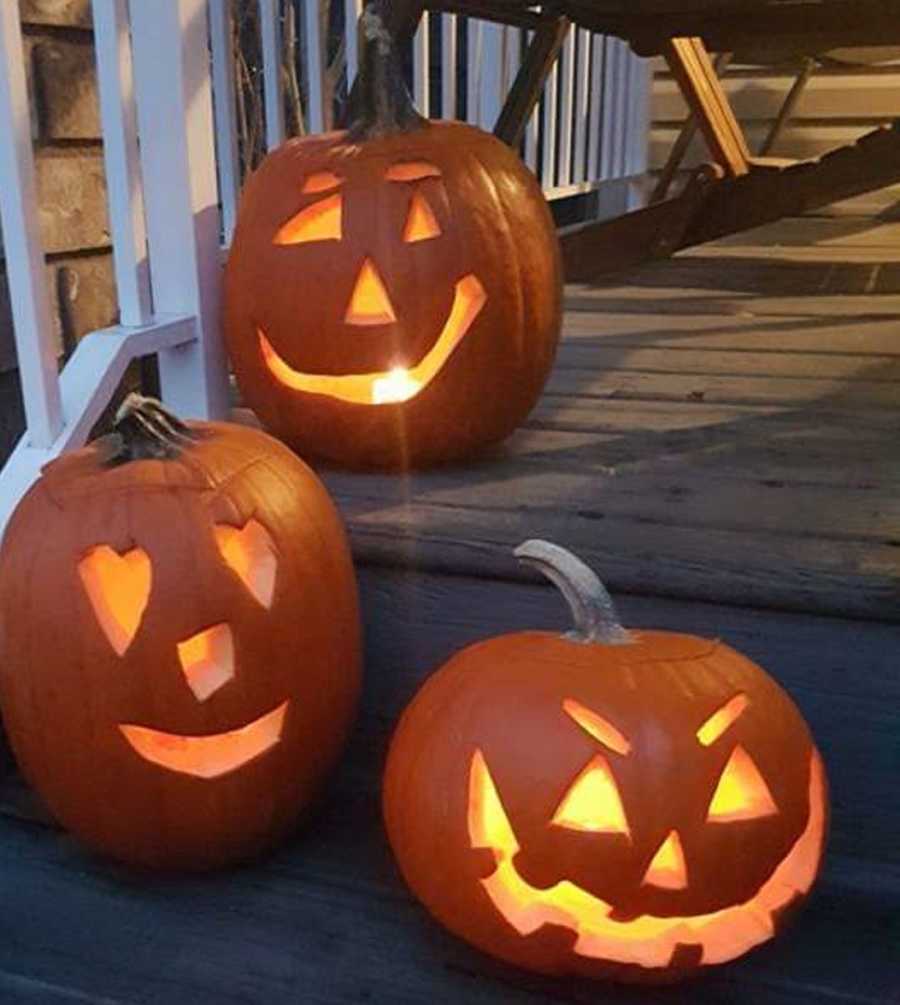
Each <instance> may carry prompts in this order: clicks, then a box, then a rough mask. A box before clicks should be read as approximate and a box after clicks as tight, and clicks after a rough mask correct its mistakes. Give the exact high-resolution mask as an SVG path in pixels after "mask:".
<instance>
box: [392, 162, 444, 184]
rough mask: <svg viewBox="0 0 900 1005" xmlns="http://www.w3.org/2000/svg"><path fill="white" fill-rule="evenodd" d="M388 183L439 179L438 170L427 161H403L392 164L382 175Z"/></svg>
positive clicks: (439, 173)
mask: <svg viewBox="0 0 900 1005" xmlns="http://www.w3.org/2000/svg"><path fill="white" fill-rule="evenodd" d="M384 176H385V178H387V180H388V181H421V180H422V179H423V178H440V177H441V172H440V168H437V167H435V165H434V164H429V163H428V162H427V161H404V162H402V163H400V164H392V165H391V166H390V167H389V168H388V169H387V171H386V172H385V174H384Z"/></svg>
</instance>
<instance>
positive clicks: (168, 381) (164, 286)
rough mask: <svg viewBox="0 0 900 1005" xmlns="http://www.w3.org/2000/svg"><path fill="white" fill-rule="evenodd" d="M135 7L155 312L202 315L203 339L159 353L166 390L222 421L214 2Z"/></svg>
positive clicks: (185, 408)
mask: <svg viewBox="0 0 900 1005" xmlns="http://www.w3.org/2000/svg"><path fill="white" fill-rule="evenodd" d="M130 7H131V26H132V45H133V50H134V72H135V86H136V93H137V111H138V126H139V129H140V139H141V166H142V168H143V177H144V201H145V206H146V216H147V238H148V243H149V248H150V276H151V280H152V287H153V303H154V309H155V311H156V313H157V315H158V316H159V315H162V316H166V315H173V314H178V315H185V314H187V315H194V316H195V317H196V319H197V320H196V327H197V341H196V342H195V343H193V344H192V345H188V346H182V347H179V348H177V349H168V350H165V351H163V352H161V353H160V355H159V368H160V378H161V383H162V392H163V397H164V398H165V400H166V401H167V402H168V403H169V404H170V405H171V406H172V407H173V408H174V409H175V411H177V412H179V413H180V414H182V415H185V416H196V417H200V418H219V417H222V416H224V415H226V414H227V411H228V380H227V373H226V368H225V354H224V348H223V345H222V338H221V317H220V288H221V284H222V274H221V259H220V250H219V207H218V192H217V186H216V165H215V154H214V143H213V112H212V93H211V91H212V87H211V81H210V65H209V32H208V30H207V18H206V0H153V3H147V2H146V0H130ZM179 40H180V44H179Z"/></svg>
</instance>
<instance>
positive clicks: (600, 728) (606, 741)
mask: <svg viewBox="0 0 900 1005" xmlns="http://www.w3.org/2000/svg"><path fill="white" fill-rule="evenodd" d="M562 704H563V711H564V712H565V713H566V715H568V716H569V717H570V718H572V719H574V720H575V722H577V723H578V725H579V726H581V728H582V729H583V730H584V731H585V732H586V733H587V734H588V735H589V736H592V737H593V738H594V739H595V740H597V741H598V742H599V743H602V744H603V746H604V747H609V749H610V750H614V751H615V752H616V753H617V754H622V755H623V756H624V755H626V754H630V753H631V744H630V743H629V742H628V740H626V739H625V737H624V736H622V734H621V733H620V732H619V731H618V730H617V729H616V727H615V726H614V725H613V724H612V723H611V722H607V721H606V719H604V718H603V716H602V715H597V713H596V712H592V711H591V710H590V709H589V708H585V707H584V705H579V704H578V702H577V701H572V699H571V698H566V699H564V700H563V703H562Z"/></svg>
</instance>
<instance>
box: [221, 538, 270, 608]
mask: <svg viewBox="0 0 900 1005" xmlns="http://www.w3.org/2000/svg"><path fill="white" fill-rule="evenodd" d="M214 530H215V535H216V544H217V545H218V546H219V551H220V553H221V555H222V558H223V559H224V561H225V564H226V565H228V566H229V568H230V569H231V570H232V572H234V573H235V574H236V575H237V577H238V578H239V579H240V581H241V582H242V583H243V584H244V586H246V587H247V589H248V590H249V591H250V593H252V594H253V596H254V598H255V599H256V600H257V601H259V603H260V604H262V606H263V607H265V608H269V607H271V606H272V597H273V596H274V594H275V573H276V571H277V569H278V559H277V558H276V556H275V546H274V545H273V544H272V538H271V537H269V532H268V531H267V530H266V528H265V527H263V525H262V524H261V523H260V522H259V521H258V520H252V519H251V520H248V521H247V522H246V523H245V524H244V526H243V527H242V528H241V529H240V530H239V529H238V528H237V527H232V526H230V525H229V524H226V523H217V524H216V526H215V528H214Z"/></svg>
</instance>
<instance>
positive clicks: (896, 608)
mask: <svg viewBox="0 0 900 1005" xmlns="http://www.w3.org/2000/svg"><path fill="white" fill-rule="evenodd" d="M340 502H341V506H342V509H343V511H344V513H345V516H346V518H347V521H348V524H349V528H350V536H351V541H352V543H353V547H354V552H355V555H356V557H357V560H358V561H360V562H362V563H364V564H365V563H369V564H376V565H379V566H391V565H399V566H401V567H405V568H409V567H411V566H413V565H416V564H418V565H421V566H422V567H423V568H425V569H429V570H432V571H451V572H459V573H467V574H472V575H475V576H486V577H488V578H500V579H508V578H515V577H516V575H517V573H516V570H515V569H514V568H511V566H510V560H509V557H508V556H509V554H510V551H511V549H512V548H513V547H514V546H515V545H517V544H519V543H521V542H522V541H523V540H525V539H526V538H528V537H547V538H549V539H551V540H554V541H557V542H559V543H561V544H563V545H565V546H566V547H570V548H572V549H574V550H576V551H579V552H581V553H583V555H584V557H585V558H586V559H587V560H589V561H590V562H592V563H593V564H595V565H596V566H597V568H598V569H602V570H603V572H604V573H605V577H606V579H607V580H608V581H609V583H610V585H611V586H612V587H613V588H614V589H617V590H620V591H622V592H629V593H636V594H642V595H646V594H653V595H668V596H671V597H677V598H682V599H687V598H693V599H697V600H706V601H711V602H714V603H724V604H734V605H739V606H749V607H759V608H764V609H780V610H788V611H811V612H819V613H825V614H831V615H838V616H845V617H850V618H854V617H856V618H874V619H879V618H880V619H897V618H900V575H898V573H900V545H896V544H893V543H891V544H877V543H873V542H857V541H852V540H851V541H848V540H828V539H818V538H803V537H801V538H795V537H793V536H791V535H784V536H782V535H769V534H763V533H752V532H748V531H745V530H721V529H711V528H697V527H684V526H677V525H668V524H665V525H664V524H659V523H654V522H651V521H649V520H642V519H640V518H637V519H632V518H625V517H621V516H618V515H615V516H606V515H604V514H602V513H600V512H597V510H596V509H595V510H594V511H593V512H591V511H590V510H588V511H584V510H583V509H582V508H581V507H580V506H579V505H578V504H577V503H573V502H572V501H569V500H564V499H559V500H557V501H556V503H555V504H554V505H553V506H550V507H545V506H541V507H528V506H525V505H521V504H519V503H518V501H517V500H515V499H514V498H512V497H511V504H510V507H509V508H508V509H507V510H503V509H497V510H493V509H488V508H478V507H476V506H444V505H432V504H429V503H422V502H418V501H411V502H409V503H408V504H406V505H404V506H398V507H386V506H385V505H384V503H383V502H382V501H380V500H378V499H375V498H373V499H346V500H343V499H341V500H340ZM745 506H746V507H747V508H752V506H753V500H752V499H748V500H746V501H745Z"/></svg>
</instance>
